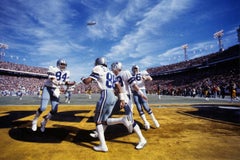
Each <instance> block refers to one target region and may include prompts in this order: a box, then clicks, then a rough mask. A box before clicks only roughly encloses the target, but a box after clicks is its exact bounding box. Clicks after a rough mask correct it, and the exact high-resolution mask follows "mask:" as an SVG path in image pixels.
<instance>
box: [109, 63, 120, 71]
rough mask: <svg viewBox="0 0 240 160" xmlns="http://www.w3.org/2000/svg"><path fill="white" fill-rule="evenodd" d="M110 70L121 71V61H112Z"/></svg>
mask: <svg viewBox="0 0 240 160" xmlns="http://www.w3.org/2000/svg"><path fill="white" fill-rule="evenodd" d="M111 69H112V71H121V70H122V63H121V62H114V63H112V65H111Z"/></svg>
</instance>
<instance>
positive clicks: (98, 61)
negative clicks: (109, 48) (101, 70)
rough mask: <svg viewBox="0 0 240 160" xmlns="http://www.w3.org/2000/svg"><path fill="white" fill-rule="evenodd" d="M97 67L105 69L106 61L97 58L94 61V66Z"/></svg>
mask: <svg viewBox="0 0 240 160" xmlns="http://www.w3.org/2000/svg"><path fill="white" fill-rule="evenodd" d="M97 65H103V66H105V67H107V61H106V59H105V58H104V57H100V58H97V59H96V60H95V66H97Z"/></svg>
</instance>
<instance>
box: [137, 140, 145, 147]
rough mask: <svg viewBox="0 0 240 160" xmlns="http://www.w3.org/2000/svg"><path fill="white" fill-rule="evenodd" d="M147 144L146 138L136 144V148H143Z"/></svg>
mask: <svg viewBox="0 0 240 160" xmlns="http://www.w3.org/2000/svg"><path fill="white" fill-rule="evenodd" d="M146 144H147V141H146V139H143V140H141V141H140V142H139V143H138V145H137V146H136V149H143V147H144V146H145V145H146Z"/></svg>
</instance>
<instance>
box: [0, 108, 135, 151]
mask: <svg viewBox="0 0 240 160" xmlns="http://www.w3.org/2000/svg"><path fill="white" fill-rule="evenodd" d="M35 112H36V111H13V112H12V111H11V112H7V115H6V116H7V117H5V116H3V117H1V120H5V121H2V122H4V124H1V125H2V127H4V128H10V130H9V136H10V137H11V138H13V139H15V140H18V141H24V142H33V143H61V142H62V141H68V142H72V143H75V144H77V145H81V146H84V147H89V148H92V146H93V145H97V144H99V142H98V141H99V140H98V138H92V137H91V136H90V133H91V132H92V130H85V129H81V128H77V127H72V126H67V125H58V124H54V125H53V126H49V127H47V128H46V130H45V132H44V133H42V132H41V131H40V128H39V127H38V129H37V131H36V132H33V131H32V130H31V125H32V121H30V120H18V119H21V118H23V117H25V116H30V115H34V114H35ZM83 112H84V113H86V112H88V111H81V110H76V111H67V112H59V113H58V114H57V115H55V116H54V117H53V118H52V121H55V122H56V123H57V121H61V122H76V123H78V122H80V121H81V120H82V119H83V118H88V121H87V122H86V125H87V123H89V122H90V123H94V122H93V117H84V116H75V115H76V114H79V113H83ZM42 117H44V115H43V116H42ZM127 135H129V133H128V131H127V128H125V127H124V126H123V125H113V126H108V128H107V130H106V132H105V137H106V140H107V141H113V142H117V143H128V142H126V141H121V140H116V139H117V138H118V137H123V136H127ZM129 143H130V144H131V142H129ZM132 144H133V145H135V143H132Z"/></svg>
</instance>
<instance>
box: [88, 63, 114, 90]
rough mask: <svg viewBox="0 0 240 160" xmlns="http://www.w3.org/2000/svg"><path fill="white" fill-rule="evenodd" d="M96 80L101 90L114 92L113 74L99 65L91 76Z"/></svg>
mask: <svg viewBox="0 0 240 160" xmlns="http://www.w3.org/2000/svg"><path fill="white" fill-rule="evenodd" d="M90 77H92V78H93V79H94V80H96V81H97V84H98V86H99V88H100V89H101V90H105V89H111V90H113V80H114V76H113V73H112V72H111V71H110V70H109V69H108V68H107V67H105V66H103V65H97V66H95V67H94V68H93V72H92V74H91V75H90Z"/></svg>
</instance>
